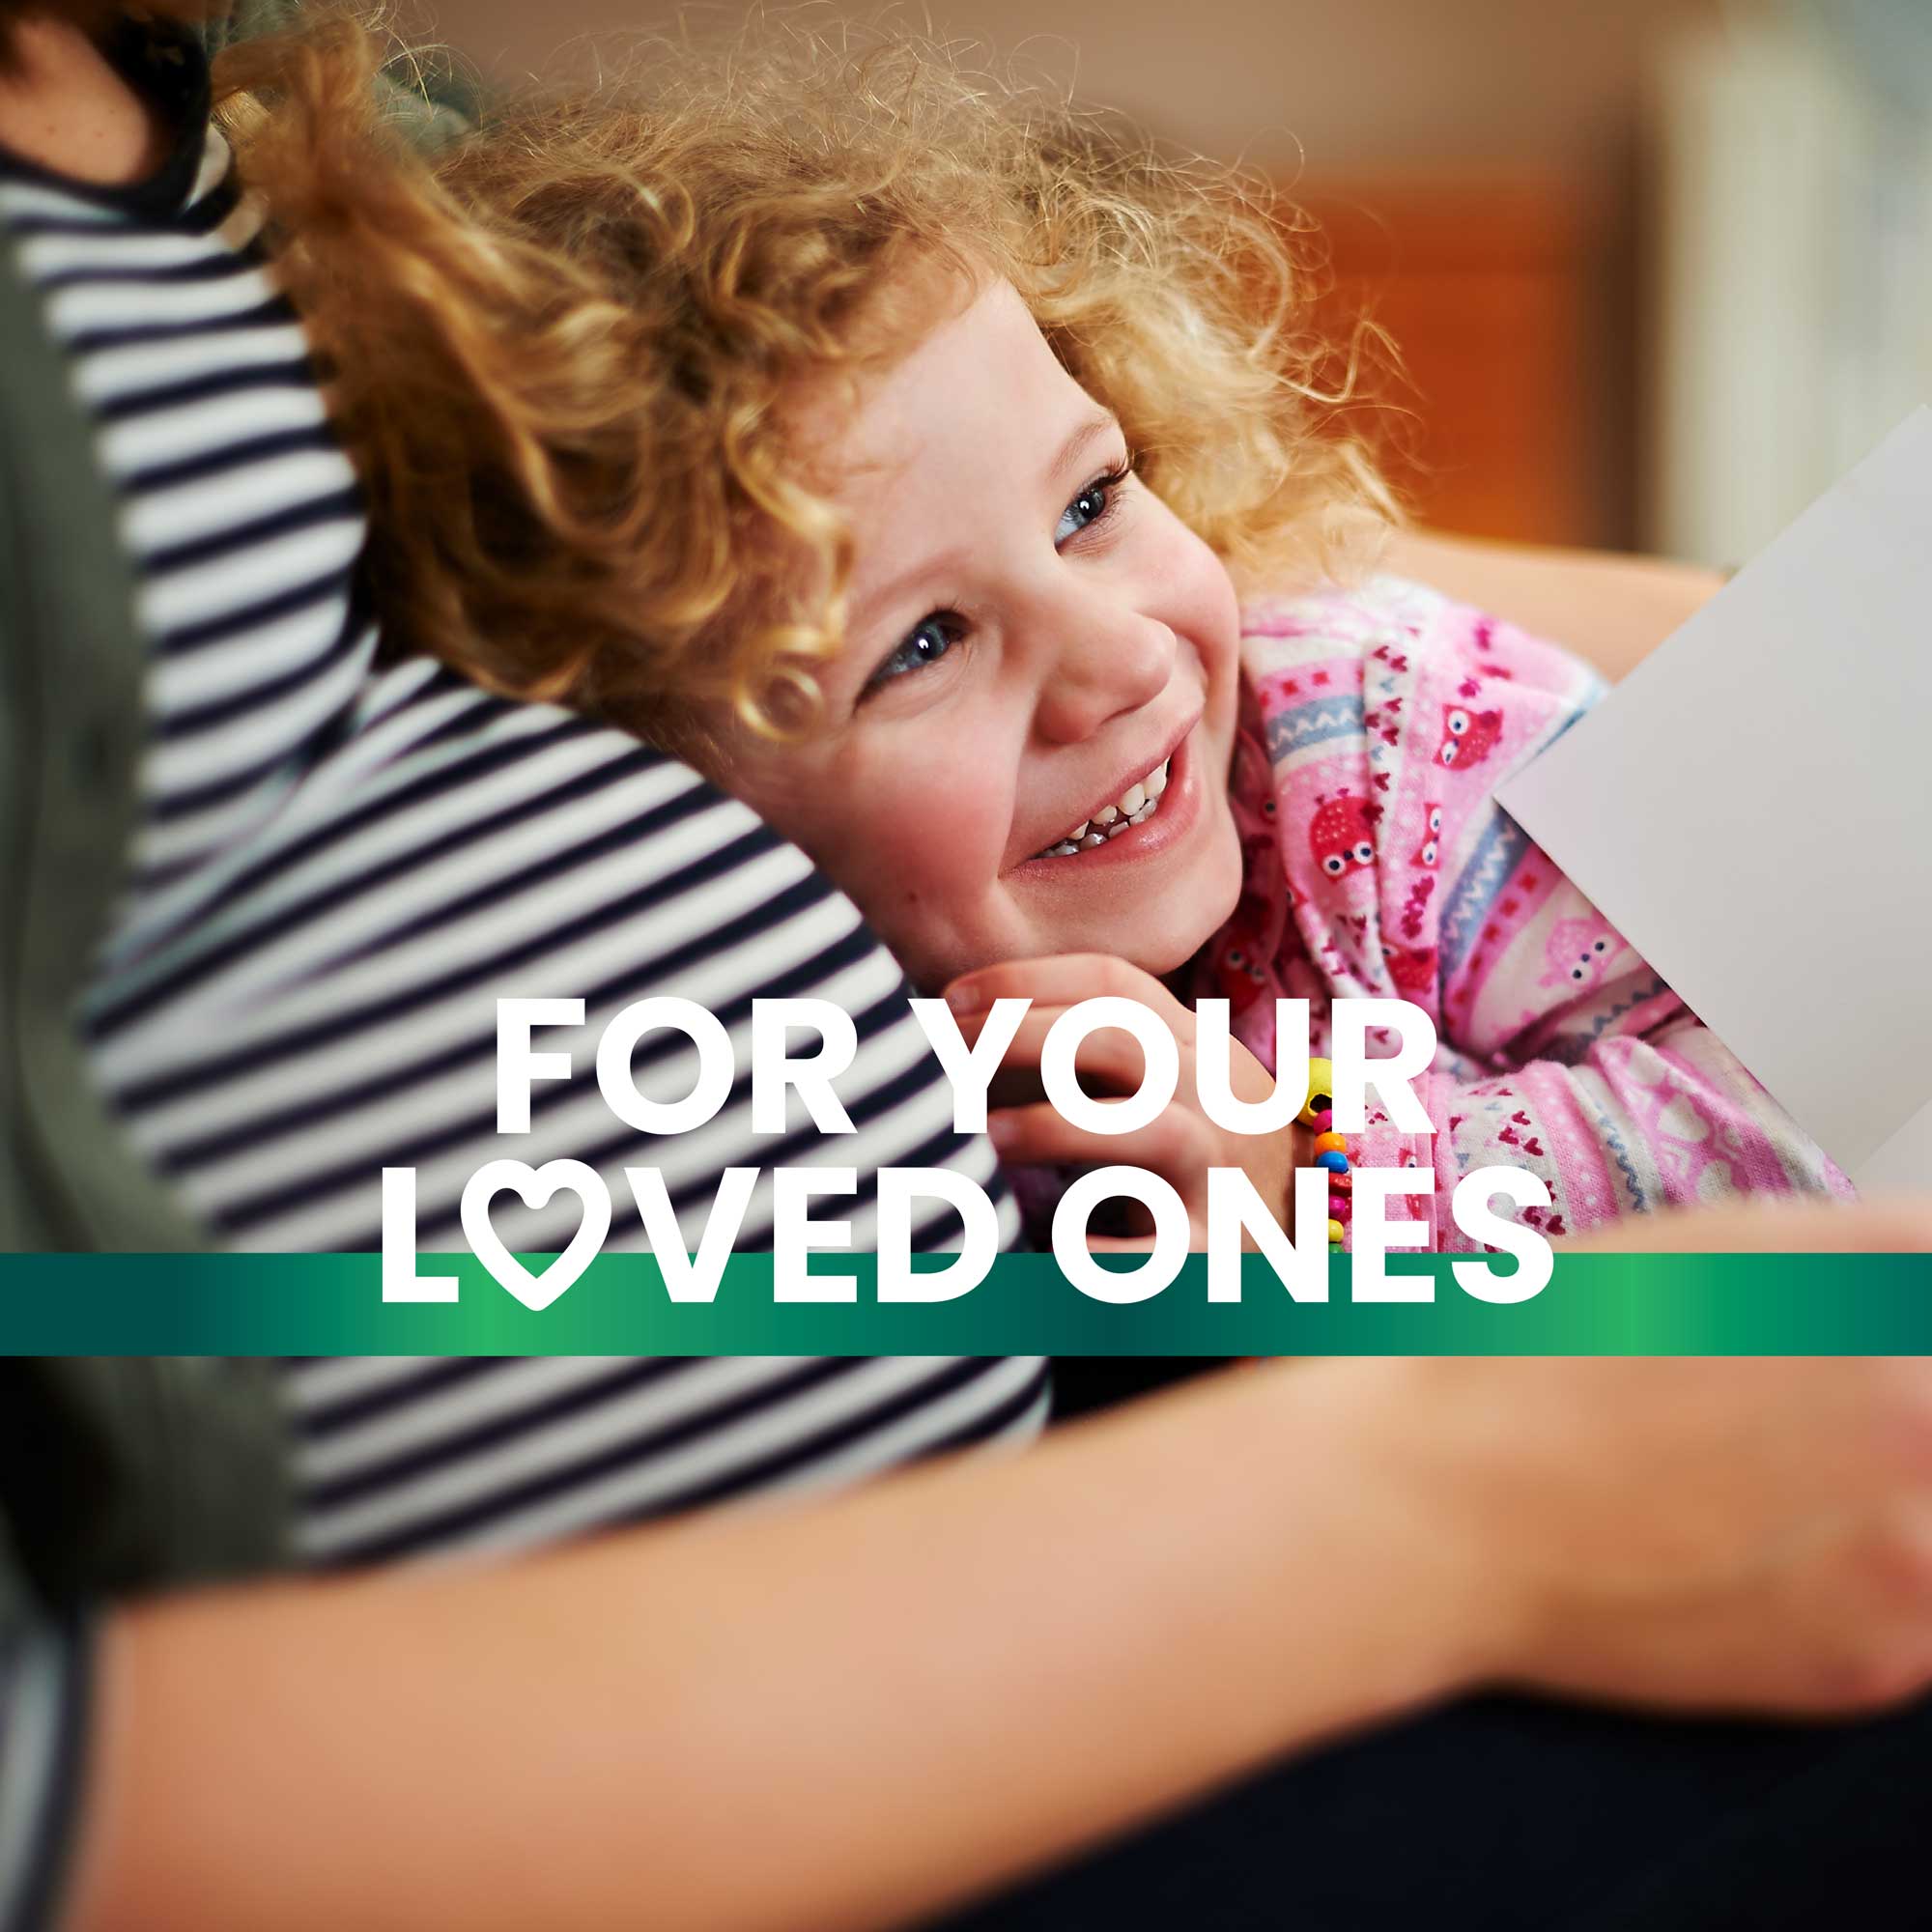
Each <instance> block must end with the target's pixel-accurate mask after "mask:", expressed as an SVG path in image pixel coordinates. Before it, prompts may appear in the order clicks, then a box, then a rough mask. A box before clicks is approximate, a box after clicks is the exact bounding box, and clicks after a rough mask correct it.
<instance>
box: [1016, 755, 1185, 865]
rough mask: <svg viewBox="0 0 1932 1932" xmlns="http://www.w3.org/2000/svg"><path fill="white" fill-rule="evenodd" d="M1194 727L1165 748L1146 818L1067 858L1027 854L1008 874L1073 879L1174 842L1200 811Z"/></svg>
mask: <svg viewBox="0 0 1932 1932" xmlns="http://www.w3.org/2000/svg"><path fill="white" fill-rule="evenodd" d="M1199 730H1200V725H1199V724H1198V723H1197V724H1196V725H1195V726H1194V727H1193V728H1192V729H1191V730H1189V732H1188V733H1187V736H1186V737H1184V738H1183V739H1182V740H1181V741H1180V743H1179V744H1178V745H1177V746H1176V747H1175V748H1174V750H1173V752H1172V753H1170V754H1169V764H1168V768H1167V789H1166V790H1165V791H1164V792H1162V793H1161V795H1160V810H1158V811H1156V812H1155V813H1154V815H1153V816H1152V817H1151V818H1150V819H1148V820H1146V821H1145V822H1144V823H1142V824H1140V825H1131V826H1129V827H1128V828H1127V830H1126V831H1124V832H1122V834H1121V835H1120V837H1119V838H1109V839H1108V840H1107V842H1106V843H1105V844H1104V845H1096V846H1095V847H1094V849H1093V850H1092V851H1091V852H1081V853H1078V854H1076V855H1075V856H1074V857H1072V858H1070V859H1051V858H1038V859H1028V860H1026V861H1025V862H1024V863H1023V864H1021V865H1018V866H1015V867H1013V869H1012V873H1011V876H1012V877H1014V878H1016V879H1028V880H1033V879H1038V880H1041V881H1044V880H1047V879H1053V880H1055V881H1057V882H1059V883H1061V884H1063V885H1065V884H1077V883H1078V882H1079V881H1080V880H1081V879H1083V878H1093V877H1094V876H1096V875H1097V874H1099V873H1102V872H1111V871H1113V870H1115V869H1117V868H1118V867H1122V866H1130V865H1133V864H1134V863H1135V862H1136V861H1138V860H1142V859H1151V858H1155V857H1157V856H1158V855H1159V854H1161V853H1162V852H1165V851H1166V850H1168V848H1169V847H1170V846H1173V845H1177V844H1179V842H1180V840H1181V839H1183V838H1186V837H1187V835H1188V834H1189V833H1190V832H1191V831H1193V829H1194V826H1195V823H1196V821H1197V820H1198V819H1199V818H1200V816H1201V776H1200V772H1199V770H1198V766H1199V763H1200V761H1199V760H1198V759H1197V758H1196V757H1195V756H1194V740H1195V736H1196V733H1197V732H1198V731H1199Z"/></svg>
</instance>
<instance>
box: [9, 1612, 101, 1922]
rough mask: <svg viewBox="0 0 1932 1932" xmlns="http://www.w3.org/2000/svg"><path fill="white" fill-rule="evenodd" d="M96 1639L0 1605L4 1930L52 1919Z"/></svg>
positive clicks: (73, 1819) (75, 1797)
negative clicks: (94, 1640)
mask: <svg viewBox="0 0 1932 1932" xmlns="http://www.w3.org/2000/svg"><path fill="white" fill-rule="evenodd" d="M92 1654H93V1636H92V1633H91V1630H90V1629H89V1628H88V1627H87V1626H85V1625H79V1624H61V1623H58V1622H55V1621H53V1620H51V1619H48V1618H43V1617H40V1616H37V1615H35V1614H33V1613H32V1612H31V1611H30V1610H28V1609H27V1608H26V1606H25V1605H24V1604H23V1603H22V1602H21V1601H20V1600H18V1599H13V1598H9V1599H7V1600H5V1601H4V1602H0V1932H47V1928H50V1927H52V1926H53V1925H54V1924H55V1923H56V1922H57V1918H58V1913H59V1907H60V1896H61V1890H62V1886H63V1883H64V1881H65V1879H66V1877H67V1870H68V1862H69V1854H70V1852H71V1846H72V1839H73V1835H74V1832H75V1829H76V1826H77V1823H78V1818H79V1810H80V1783H81V1780H80V1771H81V1757H82V1747H83V1740H84V1738H85V1736H86V1720H87V1714H88V1706H89V1693H90V1688H91V1683H92V1672H91V1668H90V1665H91V1662H92Z"/></svg>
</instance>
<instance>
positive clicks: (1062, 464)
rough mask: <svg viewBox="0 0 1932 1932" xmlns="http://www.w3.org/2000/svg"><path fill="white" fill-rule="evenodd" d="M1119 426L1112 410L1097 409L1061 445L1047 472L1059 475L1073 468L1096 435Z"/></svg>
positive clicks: (1098, 435)
mask: <svg viewBox="0 0 1932 1932" xmlns="http://www.w3.org/2000/svg"><path fill="white" fill-rule="evenodd" d="M1119 428H1120V424H1119V423H1118V422H1116V421H1115V419H1114V416H1113V412H1111V411H1108V410H1096V411H1095V412H1094V414H1092V415H1091V416H1088V417H1086V418H1085V419H1084V420H1083V421H1082V422H1081V423H1080V424H1079V426H1078V427H1077V428H1076V429H1075V430H1074V432H1073V434H1072V435H1071V436H1069V437H1068V438H1067V439H1066V440H1065V442H1064V443H1062V444H1061V445H1060V454H1059V455H1058V456H1056V457H1055V458H1054V460H1053V468H1052V469H1049V470H1048V471H1047V474H1048V475H1049V476H1059V475H1062V474H1063V473H1064V472H1065V471H1066V470H1068V469H1072V468H1073V465H1074V463H1075V461H1076V460H1077V459H1078V457H1079V456H1080V454H1081V452H1082V451H1083V450H1084V449H1085V448H1086V447H1087V445H1088V444H1089V443H1090V442H1092V441H1094V439H1095V438H1096V437H1102V436H1105V435H1106V434H1107V432H1108V431H1109V430H1118V429H1119Z"/></svg>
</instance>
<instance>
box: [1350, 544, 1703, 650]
mask: <svg viewBox="0 0 1932 1932" xmlns="http://www.w3.org/2000/svg"><path fill="white" fill-rule="evenodd" d="M1387 561H1388V566H1389V568H1390V569H1391V570H1394V571H1396V572H1397V573H1398V574H1399V575H1401V576H1404V577H1412V578H1414V579H1416V580H1417V582H1422V583H1428V584H1432V585H1434V586H1435V588H1436V589H1437V590H1440V591H1442V592H1444V593H1445V594H1446V595H1448V596H1450V597H1453V598H1455V599H1456V600H1457V601H1458V602H1459V603H1463V604H1473V605H1475V606H1476V607H1477V608H1478V609H1479V610H1483V611H1492V612H1493V613H1494V614H1495V615H1496V616H1498V617H1507V618H1508V619H1509V621H1510V622H1511V623H1513V624H1517V625H1520V627H1521V628H1522V629H1523V630H1525V631H1529V632H1532V633H1533V634H1534V635H1536V636H1537V637H1540V638H1548V639H1550V640H1551V641H1552V642H1554V643H1559V644H1563V645H1566V646H1567V647H1568V648H1569V649H1571V650H1573V651H1575V652H1576V653H1577V656H1578V657H1580V658H1582V659H1584V660H1586V661H1587V662H1588V663H1590V664H1592V665H1594V666H1595V667H1596V668H1597V669H1598V670H1600V671H1602V672H1603V674H1604V675H1605V677H1607V678H1609V679H1611V680H1612V681H1613V682H1614V681H1615V680H1616V679H1618V678H1620V677H1622V676H1623V675H1624V674H1625V673H1626V672H1627V671H1628V670H1630V669H1631V668H1632V667H1633V666H1634V665H1636V664H1637V663H1638V662H1640V661H1641V660H1642V658H1643V657H1644V656H1645V655H1646V654H1647V653H1648V652H1649V651H1651V650H1652V649H1654V648H1655V647H1656V646H1657V645H1658V644H1661V643H1662V641H1663V640H1664V639H1665V638H1667V637H1668V636H1669V635H1670V634H1671V632H1672V631H1674V630H1676V629H1677V627H1678V626H1679V625H1680V624H1682V623H1683V622H1684V621H1685V620H1686V619H1687V618H1689V617H1690V616H1691V615H1692V614H1693V613H1694V612H1695V611H1697V610H1698V609H1699V608H1700V607H1701V606H1702V605H1703V604H1704V603H1706V602H1707V601H1708V600H1709V599H1710V598H1711V597H1712V596H1713V595H1715V594H1716V592H1717V591H1718V590H1719V589H1720V588H1722V585H1723V579H1722V577H1721V576H1719V573H1718V572H1716V571H1714V570H1703V569H1700V568H1698V567H1697V566H1695V565H1693V564H1687V563H1672V562H1668V561H1666V560H1664V559H1662V558H1659V557H1642V556H1618V555H1615V554H1611V553H1609V552H1605V551H1583V550H1540V549H1534V548H1531V547H1528V546H1525V545H1520V544H1500V543H1486V542H1483V541H1481V540H1479V539H1476V538H1472V537H1452V536H1444V535H1439V534H1435V533H1432V532H1426V531H1409V532H1405V533H1403V534H1402V535H1399V536H1397V537H1396V538H1395V539H1394V540H1393V542H1392V543H1391V545H1390V547H1389V553H1388V558H1387Z"/></svg>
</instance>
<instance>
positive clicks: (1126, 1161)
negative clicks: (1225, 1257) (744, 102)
mask: <svg viewBox="0 0 1932 1932" xmlns="http://www.w3.org/2000/svg"><path fill="white" fill-rule="evenodd" d="M1196 1125H1197V1117H1196V1116H1194V1115H1192V1114H1190V1113H1188V1112H1187V1111H1186V1110H1185V1109H1183V1108H1179V1107H1171V1108H1169V1109H1168V1110H1167V1112H1166V1113H1165V1114H1163V1115H1162V1116H1161V1118H1160V1119H1159V1120H1157V1121H1154V1122H1151V1124H1149V1125H1148V1126H1145V1127H1136V1128H1135V1129H1134V1131H1133V1132H1132V1133H1129V1134H1096V1133H1094V1131H1093V1130H1092V1129H1091V1128H1088V1127H1076V1126H1074V1125H1073V1124H1072V1123H1071V1122H1068V1121H1065V1120H1064V1119H1062V1117H1061V1116H1060V1115H1059V1114H1058V1113H1057V1112H1056V1111H1055V1110H1054V1109H1053V1108H1052V1107H1051V1106H1048V1105H1046V1104H1045V1103H1044V1102H1042V1103H1040V1104H1038V1105H1037V1106H1031V1107H1010V1108H1008V1109H1006V1110H1005V1111H1004V1112H1001V1113H997V1114H989V1115H988V1116H987V1117H986V1132H987V1135H988V1137H989V1138H990V1139H991V1140H992V1143H993V1146H994V1147H995V1148H996V1149H997V1150H998V1151H999V1154H1000V1157H1001V1159H1002V1160H1008V1161H1018V1162H1022V1163H1032V1164H1037V1165H1041V1166H1065V1167H1140V1168H1145V1169H1146V1170H1147V1171H1148V1172H1149V1173H1150V1174H1157V1175H1159V1176H1160V1177H1161V1179H1164V1180H1166V1181H1167V1182H1168V1183H1169V1184H1170V1185H1171V1186H1172V1187H1174V1188H1175V1190H1176V1191H1177V1192H1178V1193H1179V1195H1180V1197H1181V1198H1182V1199H1183V1200H1187V1199H1189V1198H1190V1192H1199V1189H1200V1187H1201V1186H1202V1185H1203V1184H1205V1177H1206V1174H1207V1170H1208V1158H1209V1155H1208V1150H1207V1149H1206V1148H1204V1147H1203V1146H1202V1145H1201V1144H1200V1135H1199V1134H1198V1133H1197V1132H1196V1131H1195V1128H1196Z"/></svg>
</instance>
